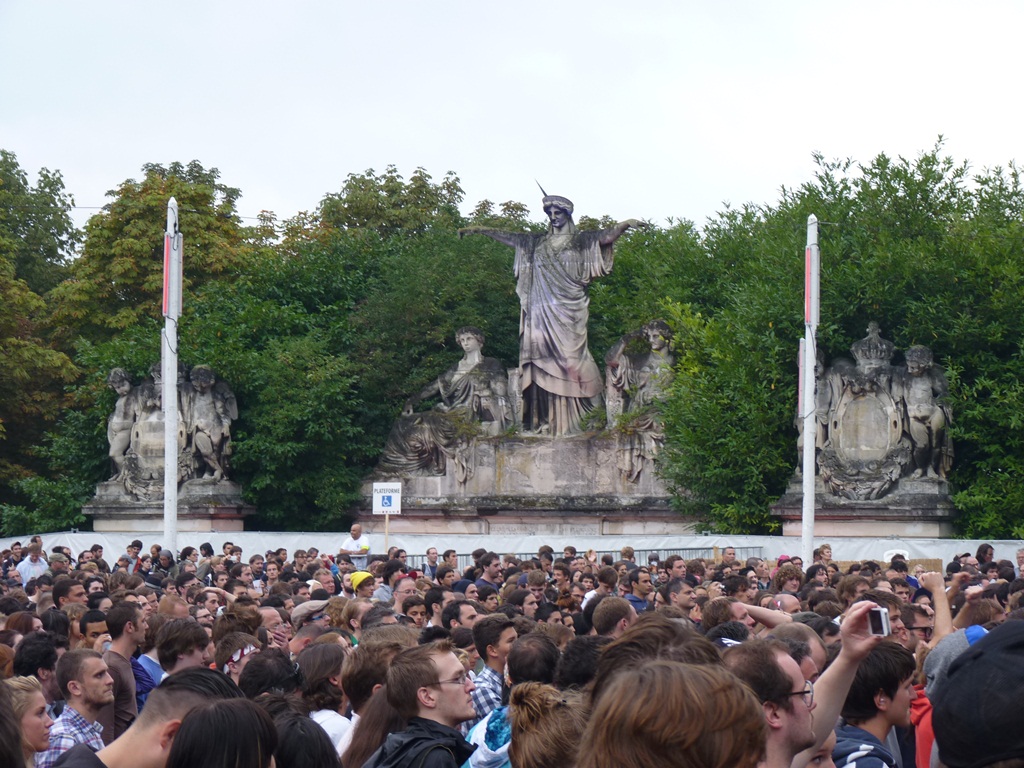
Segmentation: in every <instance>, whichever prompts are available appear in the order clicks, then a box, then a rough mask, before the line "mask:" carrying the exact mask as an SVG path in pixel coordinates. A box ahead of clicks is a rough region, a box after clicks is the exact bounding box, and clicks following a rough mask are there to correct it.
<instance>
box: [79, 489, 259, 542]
mask: <svg viewBox="0 0 1024 768" xmlns="http://www.w3.org/2000/svg"><path fill="white" fill-rule="evenodd" d="M82 511H83V512H84V513H85V514H86V515H89V516H90V517H92V518H93V528H94V530H97V531H134V532H140V533H155V532H160V531H163V525H164V522H163V516H164V507H163V500H162V499H159V498H158V499H154V500H150V501H140V500H138V499H133V498H130V497H128V496H127V495H126V494H125V493H124V487H123V486H122V485H121V484H120V483H118V482H115V481H108V482H105V483H100V484H99V485H98V486H96V496H95V497H94V498H93V500H92V501H90V502H89V503H88V504H86V505H85V506H84V507H83V509H82ZM255 511H256V508H255V507H253V506H251V505H249V504H246V503H245V502H244V501H243V500H242V487H241V486H240V485H238V483H234V482H232V481H230V480H220V481H214V480H213V479H203V478H199V479H195V480H190V481H188V482H186V483H184V484H183V485H182V487H181V488H180V489H179V492H178V530H179V531H240V530H242V528H243V520H244V518H245V517H247V516H248V515H251V514H253V513H255Z"/></svg>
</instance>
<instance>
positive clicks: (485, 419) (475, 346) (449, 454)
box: [379, 327, 512, 482]
mask: <svg viewBox="0 0 1024 768" xmlns="http://www.w3.org/2000/svg"><path fill="white" fill-rule="evenodd" d="M455 340H456V342H457V343H458V344H459V346H460V347H462V349H463V351H464V352H465V354H464V355H463V357H462V359H461V360H460V361H459V362H458V363H456V364H455V365H453V366H452V367H451V368H449V369H448V370H447V371H445V372H444V373H442V374H441V375H440V376H438V377H437V379H436V380H435V381H433V382H431V383H430V384H428V385H427V386H426V387H424V388H423V389H422V390H421V391H420V392H419V394H417V395H414V396H413V397H410V398H409V399H408V400H407V401H406V403H405V408H404V409H403V410H402V415H401V416H400V417H399V418H398V420H397V421H395V424H394V426H393V427H392V428H391V434H390V435H389V436H388V441H387V444H386V445H385V446H384V455H383V457H382V458H381V462H380V467H379V469H380V470H382V471H386V472H396V473H398V474H406V475H443V474H444V473H445V470H446V468H447V462H448V459H449V458H450V459H452V460H453V461H454V462H455V466H456V472H457V474H458V476H459V479H460V481H462V482H464V481H465V479H466V477H468V475H469V473H470V472H471V467H470V466H469V461H468V459H467V447H466V442H467V440H466V439H465V438H464V437H460V436H459V429H458V424H457V419H453V418H452V415H458V416H461V417H462V418H463V419H465V420H467V421H472V422H476V423H477V424H479V428H480V431H481V432H482V433H483V434H485V435H488V436H494V435H497V434H499V433H501V432H502V431H504V430H505V429H507V428H509V427H510V426H512V409H511V406H510V404H509V399H508V377H507V376H506V374H505V369H504V368H503V367H502V365H501V363H499V362H498V361H497V360H496V359H494V358H493V357H484V356H483V355H482V354H481V349H482V348H483V345H484V335H483V332H481V331H480V329H478V328H473V327H466V328H460V329H459V330H458V331H456V333H455ZM429 397H440V399H441V402H440V403H438V404H437V405H435V406H434V408H433V409H432V410H430V411H426V412H421V413H415V412H414V409H415V407H416V405H417V404H418V403H419V402H420V401H421V400H424V399H426V398H429Z"/></svg>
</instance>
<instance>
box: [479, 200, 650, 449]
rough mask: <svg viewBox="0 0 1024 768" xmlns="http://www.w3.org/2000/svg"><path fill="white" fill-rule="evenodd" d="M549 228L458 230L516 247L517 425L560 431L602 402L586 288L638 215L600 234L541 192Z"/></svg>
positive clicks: (568, 431)
mask: <svg viewBox="0 0 1024 768" xmlns="http://www.w3.org/2000/svg"><path fill="white" fill-rule="evenodd" d="M543 205H544V212H545V213H546V214H547V216H548V221H549V227H548V231H547V232H546V233H544V234H541V235H535V234H531V233H524V232H506V231H503V230H498V229H489V228H487V227H468V228H466V229H462V230H459V234H460V236H462V235H467V234H478V235H484V236H486V237H490V238H492V239H494V240H497V241H498V242H499V243H504V244H505V245H508V246H511V247H513V248H515V262H514V271H515V276H516V280H517V282H516V293H517V294H518V296H519V301H520V304H521V310H522V311H521V313H520V323H519V366H518V368H519V371H520V373H521V380H520V386H521V387H522V394H523V406H522V414H523V417H522V425H523V428H524V430H525V431H527V432H530V433H537V434H544V435H553V436H559V437H560V436H565V435H572V434H578V433H579V432H581V431H582V430H583V423H582V422H583V417H584V416H585V415H586V413H587V412H588V411H590V410H592V409H594V408H595V407H597V406H598V405H600V402H601V393H602V388H603V387H602V383H601V373H600V371H599V370H598V368H597V363H596V362H595V361H594V358H593V356H592V355H591V354H590V350H589V348H588V347H587V321H588V319H589V317H590V297H589V295H588V286H589V285H590V283H591V281H592V280H594V279H595V278H598V277H602V276H604V275H607V274H609V273H610V272H611V271H612V264H613V261H614V254H613V245H614V243H615V241H616V240H617V239H618V238H619V237H621V236H622V234H623V233H624V232H625V231H626V230H627V229H629V228H630V227H637V226H642V222H640V221H637V220H636V219H629V220H627V221H622V222H619V223H618V224H615V225H614V226H612V227H609V228H608V229H605V230H601V231H590V232H587V231H582V232H581V231H579V230H577V229H576V225H575V224H574V223H573V220H572V212H573V204H572V201H570V200H569V199H567V198H565V197H561V196H558V195H547V194H545V196H544V199H543Z"/></svg>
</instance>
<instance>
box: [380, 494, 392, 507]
mask: <svg viewBox="0 0 1024 768" xmlns="http://www.w3.org/2000/svg"><path fill="white" fill-rule="evenodd" d="M380 505H381V506H382V507H390V506H391V497H390V496H381V497H380Z"/></svg>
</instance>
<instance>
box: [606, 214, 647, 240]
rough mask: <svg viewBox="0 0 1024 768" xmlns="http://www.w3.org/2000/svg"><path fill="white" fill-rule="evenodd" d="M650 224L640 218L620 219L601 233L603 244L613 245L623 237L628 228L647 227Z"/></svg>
mask: <svg viewBox="0 0 1024 768" xmlns="http://www.w3.org/2000/svg"><path fill="white" fill-rule="evenodd" d="M648 226H649V225H648V224H646V223H645V222H642V221H640V220H639V219H626V220H625V221H620V222H619V223H618V224H616V225H615V226H613V227H609V228H608V229H606V230H604V232H602V233H601V245H611V244H612V243H614V242H615V241H616V240H618V239H619V238H620V237H622V236H623V235H624V234H625V233H626V230H627V229H630V228H632V229H641V228H644V229H646V228H647V227H648Z"/></svg>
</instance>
